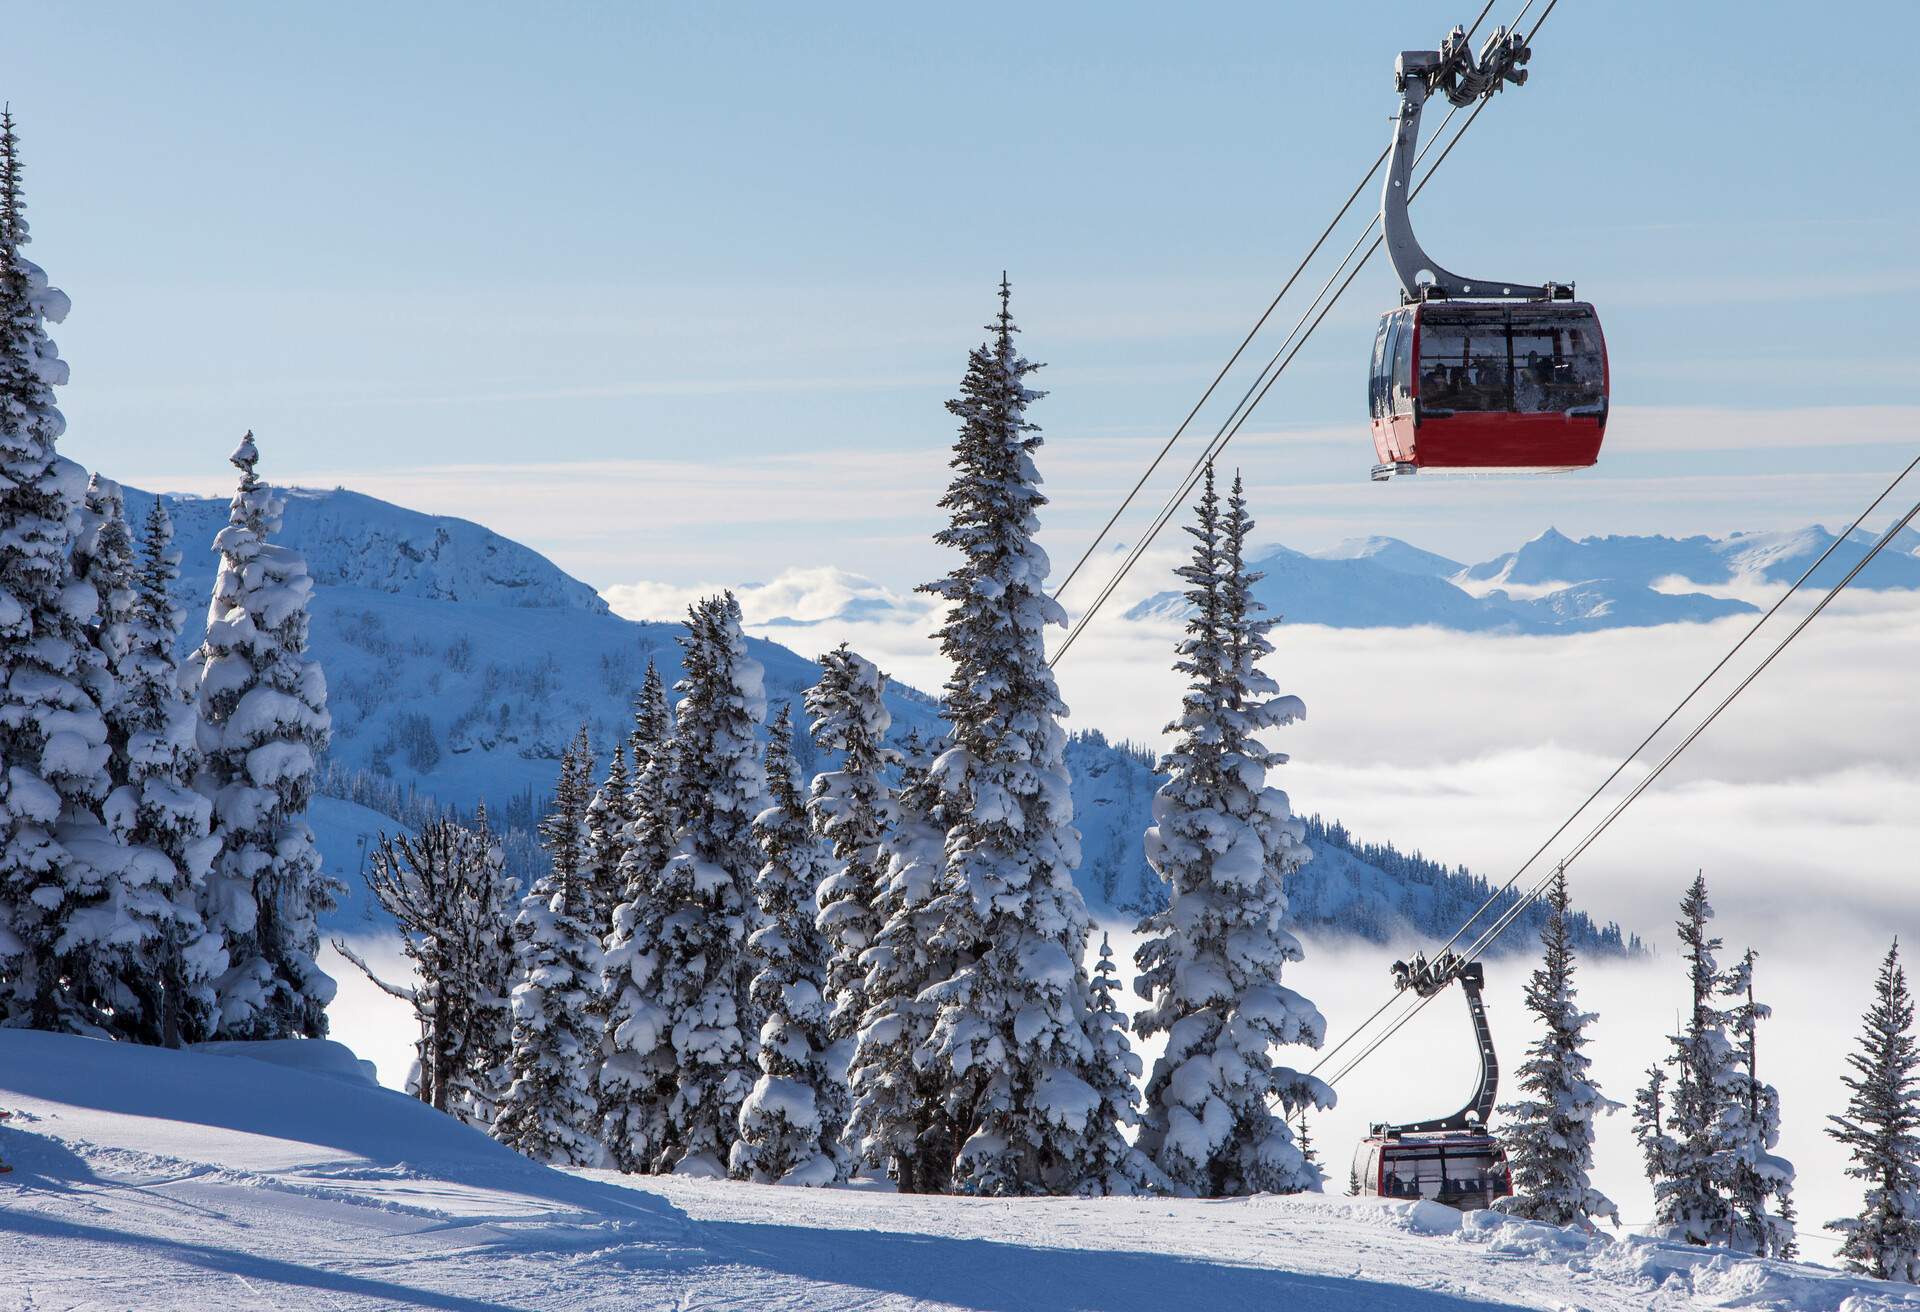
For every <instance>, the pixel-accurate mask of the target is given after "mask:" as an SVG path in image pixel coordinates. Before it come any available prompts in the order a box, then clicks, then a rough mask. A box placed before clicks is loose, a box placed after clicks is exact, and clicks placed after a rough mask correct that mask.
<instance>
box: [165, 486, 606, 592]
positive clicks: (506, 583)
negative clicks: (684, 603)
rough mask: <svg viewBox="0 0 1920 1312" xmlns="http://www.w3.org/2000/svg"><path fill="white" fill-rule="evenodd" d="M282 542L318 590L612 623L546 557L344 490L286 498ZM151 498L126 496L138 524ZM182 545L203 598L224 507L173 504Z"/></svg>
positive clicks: (184, 575) (302, 491)
mask: <svg viewBox="0 0 1920 1312" xmlns="http://www.w3.org/2000/svg"><path fill="white" fill-rule="evenodd" d="M280 491H281V495H282V496H284V497H285V498H286V507H287V508H286V515H285V518H284V520H283V521H282V528H281V536H282V537H283V538H285V539H286V540H288V541H291V542H297V543H298V544H299V546H300V549H301V550H302V551H304V552H305V553H306V557H307V568H308V572H309V573H311V574H312V576H313V580H314V582H315V583H317V584H320V585H323V586H330V587H344V588H366V589H368V590H370V591H374V592H386V593H391V594H393V595H394V596H398V597H415V598H419V599H422V600H431V601H471V602H481V603H487V604H492V605H497V606H519V607H532V608H536V609H548V608H551V609H564V610H583V611H587V612H590V613H592V614H596V615H604V614H606V613H607V603H606V602H605V601H604V600H602V599H601V597H600V595H599V594H598V593H597V592H595V591H594V590H593V589H592V588H590V587H588V586H587V585H586V584H585V583H582V582H580V581H579V580H578V579H576V578H573V577H572V576H570V575H568V574H567V573H566V572H565V571H563V570H562V569H560V568H559V567H558V566H557V565H555V564H553V562H551V561H549V560H548V559H547V558H546V557H544V556H542V555H540V553H539V552H537V551H533V550H531V549H529V548H527V547H523V546H521V545H520V544H519V543H517V542H513V541H510V540H509V539H507V538H504V537H501V536H500V535H499V534H498V533H495V532H493V531H492V530H490V529H486V528H482V527H481V526H480V525H478V524H475V523H473V522H471V521H469V520H464V519H455V518H453V517H452V516H450V515H428V514H423V513H422V512H420V511H417V510H407V509H405V508H404V507H401V506H396V505H394V504H392V503H391V502H387V501H381V500H378V499H377V498H374V497H369V496H363V495H361V494H360V493H358V492H349V491H347V490H346V489H344V488H334V489H333V490H331V491H323V490H320V489H317V488H301V487H296V488H286V489H282V490H280ZM152 499H153V498H152V495H151V494H150V493H146V492H139V491H136V490H134V489H132V488H128V489H127V513H128V516H129V518H130V519H131V521H132V522H133V523H136V524H137V523H139V522H140V521H141V519H142V518H143V517H144V516H145V515H146V513H147V507H148V505H149V504H150V503H151V502H152ZM166 500H167V507H168V510H169V511H170V513H171V514H172V516H173V524H174V540H175V541H176V542H177V543H178V544H179V545H180V547H181V550H182V554H183V557H184V559H183V560H182V562H181V585H180V586H181V590H182V592H183V595H191V596H196V597H204V596H205V595H206V594H207V591H208V589H209V588H210V586H211V584H212V579H213V572H214V567H215V564H216V559H215V556H214V554H213V553H212V552H211V551H210V550H207V545H208V544H210V543H211V542H212V541H213V535H214V534H215V533H216V532H218V531H219V528H220V526H221V525H223V524H225V523H226V522H227V499H226V498H225V497H196V496H177V495H171V494H169V495H168V496H167V498H166Z"/></svg>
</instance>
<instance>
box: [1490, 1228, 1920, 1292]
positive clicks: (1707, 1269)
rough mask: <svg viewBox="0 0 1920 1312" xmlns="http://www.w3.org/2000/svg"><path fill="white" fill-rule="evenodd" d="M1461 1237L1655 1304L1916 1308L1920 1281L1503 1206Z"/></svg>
mask: <svg viewBox="0 0 1920 1312" xmlns="http://www.w3.org/2000/svg"><path fill="white" fill-rule="evenodd" d="M1459 1238H1460V1240H1461V1242H1463V1243H1467V1244H1473V1245H1476V1246H1481V1247H1484V1248H1485V1249H1486V1250H1487V1251H1488V1252H1489V1253H1494V1254H1498V1255H1500V1256H1502V1257H1506V1258H1520V1259H1531V1260H1533V1261H1535V1262H1537V1263H1540V1264H1542V1265H1547V1264H1551V1265H1554V1266H1560V1267H1565V1268H1567V1269H1569V1270H1571V1271H1574V1272H1585V1273H1591V1275H1593V1276H1596V1277H1599V1278H1601V1279H1604V1280H1606V1281H1607V1282H1609V1283H1611V1284H1615V1285H1620V1286H1625V1287H1628V1288H1631V1287H1632V1286H1633V1285H1634V1284H1635V1283H1638V1284H1640V1285H1641V1286H1643V1287H1644V1288H1645V1290H1646V1297H1647V1301H1648V1306H1658V1307H1670V1306H1679V1307H1713V1308H1757V1309H1767V1310H1768V1312H1916V1310H1920V1286H1914V1285H1903V1284H1892V1283H1888V1282H1886V1281H1880V1280H1867V1279H1862V1278H1860V1277H1858V1276H1851V1275H1847V1274H1845V1273H1844V1272H1840V1271H1834V1270H1830V1269H1828V1268H1826V1267H1817V1266H1808V1265H1804V1264H1802V1263H1798V1262H1776V1261H1771V1260H1767V1259H1762V1258H1754V1257H1747V1256H1745V1255H1743V1254H1740V1253H1734V1252H1730V1251H1728V1250H1727V1249H1722V1248H1695V1247H1692V1246H1691V1245H1687V1244H1675V1243H1669V1242H1666V1241H1664V1240H1659V1239H1650V1238H1647V1237H1645V1236H1642V1235H1626V1236H1623V1237H1620V1238H1614V1237H1613V1236H1610V1235H1608V1234H1605V1233H1588V1232H1585V1231H1582V1230H1578V1229H1575V1228H1573V1227H1562V1226H1553V1225H1542V1224H1540V1223H1538V1222H1535V1221H1523V1220H1520V1219H1518V1218H1515V1217H1509V1216H1505V1215H1502V1214H1501V1213H1499V1212H1469V1213H1468V1214H1467V1215H1466V1217H1465V1218H1464V1219H1463V1222H1462V1224H1461V1226H1460V1231H1459Z"/></svg>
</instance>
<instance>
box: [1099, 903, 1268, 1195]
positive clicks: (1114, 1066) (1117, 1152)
mask: <svg viewBox="0 0 1920 1312" xmlns="http://www.w3.org/2000/svg"><path fill="white" fill-rule="evenodd" d="M1092 988H1093V1023H1092V1031H1093V1060H1092V1062H1091V1063H1090V1069H1091V1071H1092V1074H1091V1076H1090V1077H1089V1082H1090V1083H1091V1084H1092V1085H1093V1088H1094V1092H1095V1093H1097V1094H1098V1095H1099V1097H1100V1107H1099V1110H1098V1111H1096V1112H1095V1113H1094V1117H1093V1123H1094V1126H1095V1131H1094V1133H1093V1134H1092V1135H1091V1136H1090V1137H1089V1140H1088V1143H1087V1157H1086V1160H1085V1162H1084V1163H1082V1168H1081V1169H1082V1171H1083V1175H1084V1178H1083V1179H1082V1180H1081V1182H1080V1192H1081V1193H1084V1194H1089V1195H1095V1196H1098V1195H1105V1194H1143V1193H1151V1192H1157V1191H1159V1190H1163V1189H1165V1188H1166V1187H1167V1186H1166V1181H1165V1179H1164V1178H1163V1177H1162V1176H1161V1174H1160V1172H1159V1170H1158V1169H1157V1168H1156V1167H1155V1166H1154V1165H1153V1163H1151V1162H1149V1161H1148V1160H1147V1159H1146V1156H1145V1154H1143V1153H1141V1152H1140V1150H1139V1149H1137V1148H1135V1147H1134V1146H1133V1145H1132V1144H1131V1143H1129V1142H1128V1141H1127V1136H1126V1134H1125V1133H1124V1130H1126V1129H1130V1128H1132V1127H1133V1126H1135V1125H1138V1124H1139V1123H1140V1087H1139V1079H1140V1071H1141V1065H1140V1058H1139V1057H1138V1056H1137V1055H1136V1054H1135V1053H1134V1051H1133V1045H1132V1044H1131V1043H1129V1042H1127V1017H1126V1013H1125V1012H1123V1011H1121V1010H1120V1004H1119V1003H1118V1002H1117V1001H1115V995H1117V994H1118V993H1119V992H1120V977H1119V975H1118V974H1117V973H1115V970H1114V965H1113V945H1112V943H1110V942H1109V941H1108V939H1107V936H1106V935H1105V934H1102V935H1101V936H1100V960H1099V963H1098V964H1097V965H1096V966H1095V967H1094V970H1093V981H1092ZM1304 1147H1305V1145H1304V1143H1303V1145H1302V1148H1303V1150H1304Z"/></svg>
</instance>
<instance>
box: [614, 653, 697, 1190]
mask: <svg viewBox="0 0 1920 1312" xmlns="http://www.w3.org/2000/svg"><path fill="white" fill-rule="evenodd" d="M633 716H634V727H633V733H632V735H631V736H630V737H629V738H628V740H627V741H628V746H629V747H630V748H631V749H632V752H633V790H632V793H631V794H630V796H629V798H628V805H627V811H628V814H629V815H630V816H631V817H632V819H631V823H630V825H629V828H628V833H627V845H626V851H625V853H623V855H622V857H621V862H620V875H621V893H620V902H619V905H617V906H616V907H615V908H614V912H613V925H612V928H611V930H610V931H609V932H608V935H607V939H606V945H605V946H606V951H605V953H604V955H603V956H602V958H601V980H600V990H601V993H600V1007H599V1016H600V1021H601V1026H602V1030H603V1035H602V1039H601V1063H600V1069H599V1071H598V1073H597V1076H596V1085H595V1096H596V1098H597V1099H598V1101H599V1105H600V1115H601V1134H602V1137H603V1138H604V1139H605V1141H606V1145H607V1151H608V1152H610V1153H611V1154H612V1155H613V1161H614V1165H616V1166H618V1167H619V1168H620V1169H621V1170H623V1171H627V1172H629V1173H631V1172H637V1171H654V1170H661V1169H666V1168H665V1166H664V1164H662V1159H661V1157H660V1154H661V1153H662V1152H663V1151H664V1148H665V1146H666V1145H667V1144H668V1143H669V1142H670V1141H671V1138H672V1136H671V1135H670V1134H669V1132H668V1126H667V1116H668V1111H669V1105H670V1104H671V1102H672V1100H673V1093H674V1084H675V1072H676V1070H677V1069H678V1063H677V1061H676V1058H675V1056H674V1051H673V1045H672V1042H671V1035H672V1022H671V1020H670V1019H669V1017H668V1016H667V1013H666V1011H665V1009H664V1008H663V1007H662V1005H661V1003H660V1000H659V998H658V996H657V991H656V983H657V980H658V978H659V971H660V966H661V953H660V940H659V933H660V929H661V917H662V916H663V915H664V914H665V911H664V904H663V903H662V901H661V899H660V897H659V883H660V871H661V868H662V867H664V866H665V865H666V862H667V856H668V855H669V853H670V852H671V850H672V844H673V831H674V826H675V824H676V823H677V820H678V816H679V813H680V795H679V786H680V780H679V773H678V770H677V768H676V766H675V761H676V760H677V752H676V748H675V745H674V741H673V713H672V711H671V710H670V709H669V707H668V705H667V694H666V689H665V688H664V687H663V686H662V684H661V682H660V673H659V671H658V670H657V669H656V668H655V666H654V663H653V662H652V661H648V662H647V673H646V678H645V679H644V680H643V682H642V683H641V687H640V695H639V696H638V697H637V698H636V699H635V701H634V713H633Z"/></svg>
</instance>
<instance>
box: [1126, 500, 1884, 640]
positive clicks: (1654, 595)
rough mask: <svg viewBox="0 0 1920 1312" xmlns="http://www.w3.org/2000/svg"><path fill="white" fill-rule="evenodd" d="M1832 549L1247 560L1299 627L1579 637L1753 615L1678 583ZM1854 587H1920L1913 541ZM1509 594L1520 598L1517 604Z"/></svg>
mask: <svg viewBox="0 0 1920 1312" xmlns="http://www.w3.org/2000/svg"><path fill="white" fill-rule="evenodd" d="M1873 541H1874V538H1873V537H1872V536H1870V535H1868V534H1866V533H1864V532H1859V531H1856V532H1855V533H1854V534H1853V535H1852V536H1850V537H1849V538H1848V540H1847V541H1846V542H1844V543H1841V544H1840V545H1839V546H1838V549H1836V550H1835V551H1834V553H1833V556H1832V557H1831V558H1830V559H1829V560H1828V561H1827V562H1826V564H1824V565H1823V566H1822V567H1821V568H1820V569H1819V570H1818V571H1817V572H1816V573H1815V574H1814V576H1813V577H1812V579H1811V580H1810V582H1809V586H1813V587H1826V586H1829V585H1830V584H1831V583H1833V582H1835V581H1836V580H1838V579H1839V578H1840V577H1841V575H1842V574H1843V573H1844V572H1845V571H1846V570H1848V569H1850V568H1851V567H1852V566H1853V565H1854V564H1856V563H1858V562H1859V561H1860V559H1861V558H1862V557H1863V556H1865V554H1866V552H1867V550H1868V548H1869V547H1870V546H1871V545H1872V543H1873ZM1834 542H1835V538H1834V535H1833V534H1831V533H1829V532H1828V531H1827V530H1825V529H1824V528H1821V527H1819V526H1818V525H1815V526H1813V527H1810V528H1805V529H1799V530H1795V531H1792V532H1780V533H1736V534H1733V535H1731V536H1729V537H1726V538H1712V537H1706V536H1699V537H1689V538H1670V537H1663V536H1657V535H1656V536H1639V537H1589V538H1583V539H1581V540H1579V541H1575V540H1573V539H1571V538H1568V537H1566V536H1565V535H1563V534H1561V533H1559V532H1558V531H1556V530H1554V529H1551V528H1550V529H1548V530H1547V531H1546V532H1544V533H1542V534H1540V535H1539V536H1538V537H1536V538H1534V539H1533V540H1532V541H1530V542H1528V543H1526V544H1525V545H1524V546H1522V547H1520V548H1519V549H1517V550H1515V551H1509V552H1506V553H1504V554H1502V555H1499V556H1495V557H1494V558H1493V559H1491V560H1487V561H1482V562H1481V563H1479V564H1477V565H1462V564H1460V563H1459V562H1457V561H1454V560H1450V559H1448V558H1447V557H1445V556H1441V555H1438V554H1436V553H1434V552H1430V551H1424V550H1422V549H1421V548H1419V547H1415V546H1413V545H1411V544H1409V543H1406V542H1402V541H1401V540H1399V539H1398V538H1390V537H1369V538H1351V539H1348V540H1347V541H1345V542H1342V543H1339V544H1338V545H1336V546H1333V547H1329V548H1327V549H1326V550H1324V551H1318V552H1314V553H1312V554H1308V553H1305V552H1299V551H1294V550H1292V549H1291V548H1288V547H1279V546H1276V547H1272V548H1268V549H1267V550H1266V551H1265V552H1264V553H1263V554H1261V555H1260V556H1258V557H1257V558H1256V560H1255V561H1254V564H1255V567H1256V568H1258V569H1260V570H1262V571H1263V572H1265V574H1266V576H1267V577H1266V578H1265V579H1264V580H1262V581H1261V582H1260V583H1259V584H1257V585H1255V588H1254V591H1255V595H1257V596H1258V597H1259V598H1260V600H1261V601H1262V602H1264V603H1265V604H1266V606H1267V607H1268V608H1269V609H1270V610H1272V611H1273V612H1274V613H1276V614H1278V615H1280V616H1282V617H1283V618H1284V619H1286V620H1288V621H1291V622H1293V623H1297V624H1323V625H1326V626H1328V627H1330V628H1342V629H1354V628H1408V627H1414V626H1418V625H1431V626H1433V627H1436V628H1443V629H1454V630H1458V631H1460V632H1466V633H1516V634H1555V633H1590V632H1594V631H1596V630H1601V629H1618V628H1640V627H1647V626H1651V625H1657V624H1674V623H1702V622H1705V621H1709V620H1716V619H1721V618H1724V617H1726V616H1728V615H1740V614H1751V613H1757V612H1758V607H1756V606H1754V605H1753V604H1752V603H1751V602H1748V601H1745V600H1742V599H1739V598H1735V597H1717V596H1713V595H1710V594H1708V593H1705V592H1698V591H1688V590H1686V589H1685V587H1684V585H1685V584H1692V585H1694V586H1695V587H1719V586H1728V585H1733V584H1739V583H1743V582H1754V583H1763V584H1781V583H1791V582H1793V581H1794V580H1795V579H1797V578H1799V577H1800V575H1801V574H1802V573H1803V572H1804V571H1805V570H1806V569H1807V567H1808V566H1810V565H1811V564H1812V563H1813V562H1814V561H1815V560H1817V559H1818V558H1819V556H1820V553H1821V552H1823V551H1825V550H1826V549H1827V548H1828V547H1829V546H1832V545H1834ZM1469 585H1494V586H1491V587H1488V586H1469ZM1853 586H1855V587H1858V588H1920V534H1916V533H1914V532H1913V531H1912V530H1905V531H1903V533H1902V534H1901V535H1900V536H1899V537H1897V538H1896V539H1895V540H1894V541H1893V542H1892V543H1890V544H1889V545H1888V547H1887V550H1886V551H1884V552H1883V553H1882V554H1881V555H1880V556H1879V557H1878V558H1876V559H1875V560H1874V562H1873V563H1872V564H1871V565H1869V566H1868V567H1867V568H1866V569H1865V570H1864V571H1862V573H1861V575H1860V577H1859V578H1858V579H1857V580H1855V582H1854V585H1853ZM1512 589H1524V590H1525V591H1526V592H1527V593H1528V594H1530V595H1524V596H1517V595H1515V593H1514V592H1513V591H1511V590H1512ZM1187 609H1188V608H1187V604H1186V599H1185V598H1184V597H1183V596H1182V595H1181V594H1180V592H1178V591H1177V590H1171V589H1170V590H1168V591H1165V592H1160V593H1156V594H1154V595H1153V596H1151V597H1148V598H1147V599H1146V600H1145V601H1142V602H1139V603H1138V604H1136V605H1135V606H1133V607H1132V608H1131V609H1129V610H1128V611H1127V612H1126V614H1127V618H1129V619H1134V620H1148V619H1162V620H1164V619H1178V618H1184V617H1185V615H1186V614H1187Z"/></svg>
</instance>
